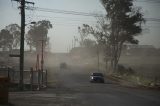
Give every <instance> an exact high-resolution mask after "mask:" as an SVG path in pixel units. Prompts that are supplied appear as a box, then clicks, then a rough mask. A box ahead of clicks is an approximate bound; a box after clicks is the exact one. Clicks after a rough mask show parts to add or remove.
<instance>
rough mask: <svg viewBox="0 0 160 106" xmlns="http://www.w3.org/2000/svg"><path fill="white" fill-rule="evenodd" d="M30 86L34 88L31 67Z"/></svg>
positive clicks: (31, 69)
mask: <svg viewBox="0 0 160 106" xmlns="http://www.w3.org/2000/svg"><path fill="white" fill-rule="evenodd" d="M30 88H31V90H33V68H32V67H31V68H30Z"/></svg>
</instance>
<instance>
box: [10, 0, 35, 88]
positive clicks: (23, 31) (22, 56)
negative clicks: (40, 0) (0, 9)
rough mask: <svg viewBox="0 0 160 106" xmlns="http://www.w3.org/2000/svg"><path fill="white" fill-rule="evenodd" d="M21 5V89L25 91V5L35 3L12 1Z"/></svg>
mask: <svg viewBox="0 0 160 106" xmlns="http://www.w3.org/2000/svg"><path fill="white" fill-rule="evenodd" d="M12 1H17V2H19V3H20V5H21V6H20V11H21V38H20V61H19V62H20V65H19V69H20V80H19V88H20V90H23V85H24V82H23V70H24V34H25V4H26V3H27V4H33V5H34V3H33V2H28V1H25V0H12Z"/></svg>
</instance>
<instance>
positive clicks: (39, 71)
mask: <svg viewBox="0 0 160 106" xmlns="http://www.w3.org/2000/svg"><path fill="white" fill-rule="evenodd" d="M37 71H38V90H39V89H40V70H39V69H38V70H37Z"/></svg>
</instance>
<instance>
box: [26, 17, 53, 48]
mask: <svg viewBox="0 0 160 106" xmlns="http://www.w3.org/2000/svg"><path fill="white" fill-rule="evenodd" d="M50 28H52V24H51V22H50V21H47V20H42V21H38V22H36V23H35V24H34V25H33V26H30V29H29V31H28V34H27V36H26V41H27V44H28V45H29V46H30V49H31V48H32V47H35V48H36V50H37V51H40V48H41V43H42V40H43V43H44V47H46V46H47V45H49V37H48V36H47V34H48V30H49V29H50Z"/></svg>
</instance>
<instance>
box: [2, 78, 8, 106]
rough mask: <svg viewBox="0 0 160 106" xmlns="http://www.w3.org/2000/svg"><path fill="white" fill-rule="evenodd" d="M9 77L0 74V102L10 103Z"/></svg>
mask: <svg viewBox="0 0 160 106" xmlns="http://www.w3.org/2000/svg"><path fill="white" fill-rule="evenodd" d="M9 81H10V80H9V78H8V77H1V76H0V104H7V103H8V88H9Z"/></svg>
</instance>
